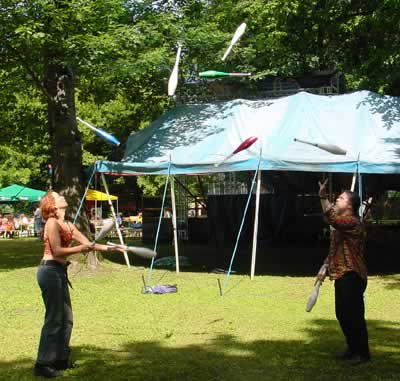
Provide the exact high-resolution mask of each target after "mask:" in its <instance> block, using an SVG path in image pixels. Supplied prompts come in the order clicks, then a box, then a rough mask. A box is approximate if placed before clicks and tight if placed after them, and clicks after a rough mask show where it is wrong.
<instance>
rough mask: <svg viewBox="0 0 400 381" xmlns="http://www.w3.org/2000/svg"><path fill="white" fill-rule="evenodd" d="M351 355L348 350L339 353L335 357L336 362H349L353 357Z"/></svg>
mask: <svg viewBox="0 0 400 381" xmlns="http://www.w3.org/2000/svg"><path fill="white" fill-rule="evenodd" d="M353 355H354V354H353V353H352V352H351V351H350V350H349V349H346V350H345V351H344V352H340V353H338V354H336V355H335V358H336V360H341V361H344V360H350V359H351V358H352V357H353Z"/></svg>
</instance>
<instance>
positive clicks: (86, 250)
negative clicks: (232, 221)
mask: <svg viewBox="0 0 400 381" xmlns="http://www.w3.org/2000/svg"><path fill="white" fill-rule="evenodd" d="M93 250H94V243H84V244H82V245H81V251H82V253H89V252H91V251H93Z"/></svg>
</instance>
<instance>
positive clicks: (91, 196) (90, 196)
mask: <svg viewBox="0 0 400 381" xmlns="http://www.w3.org/2000/svg"><path fill="white" fill-rule="evenodd" d="M110 199H111V200H118V197H117V196H113V195H111V194H110ZM86 200H87V201H107V200H108V199H107V193H103V192H100V191H97V190H94V189H89V190H88V191H87V193H86Z"/></svg>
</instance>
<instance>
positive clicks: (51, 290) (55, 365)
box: [34, 191, 122, 378]
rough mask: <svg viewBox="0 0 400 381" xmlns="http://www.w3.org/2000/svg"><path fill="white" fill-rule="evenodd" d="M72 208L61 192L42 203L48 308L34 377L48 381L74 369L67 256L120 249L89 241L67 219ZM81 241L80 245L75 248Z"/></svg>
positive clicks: (42, 280) (42, 270)
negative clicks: (68, 209) (69, 209)
mask: <svg viewBox="0 0 400 381" xmlns="http://www.w3.org/2000/svg"><path fill="white" fill-rule="evenodd" d="M67 207H68V204H67V202H66V201H65V198H64V197H63V196H61V195H60V194H58V193H57V192H53V191H50V192H48V193H47V194H46V195H45V196H44V197H43V198H42V200H41V202H40V208H41V212H42V217H43V218H44V219H45V221H46V224H45V227H44V232H43V242H44V254H43V258H42V260H41V262H40V266H39V268H38V271H37V281H38V284H39V287H40V289H41V291H42V298H43V302H44V306H45V309H46V313H45V318H44V324H43V327H42V331H41V335H40V342H39V349H38V354H37V360H36V363H35V367H34V374H35V375H36V376H41V377H45V378H54V377H58V376H61V370H65V369H69V368H73V367H74V366H75V365H74V364H73V362H72V361H71V350H70V345H69V343H70V338H71V333H72V325H73V317H72V307H71V299H70V294H69V289H68V285H70V282H69V280H68V274H67V267H68V264H69V262H68V261H67V257H68V255H70V254H76V253H89V252H90V251H92V250H97V251H111V250H118V251H122V250H120V249H118V248H115V247H110V246H107V245H100V244H97V243H96V244H94V243H92V242H90V241H89V239H88V238H86V237H85V236H84V235H83V234H82V233H81V232H80V231H79V230H78V229H77V228H76V226H75V225H74V224H72V223H71V222H69V221H66V220H65V218H64V217H65V212H66V209H67ZM72 242H77V243H78V244H77V245H71V244H72Z"/></svg>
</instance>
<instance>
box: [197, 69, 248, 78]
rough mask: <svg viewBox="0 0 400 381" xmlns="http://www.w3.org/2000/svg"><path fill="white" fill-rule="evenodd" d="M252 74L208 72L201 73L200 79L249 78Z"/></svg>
mask: <svg viewBox="0 0 400 381" xmlns="http://www.w3.org/2000/svg"><path fill="white" fill-rule="evenodd" d="M250 75H251V73H226V72H224V71H216V70H207V71H202V72H200V73H199V77H200V78H221V77H248V76H250Z"/></svg>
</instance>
